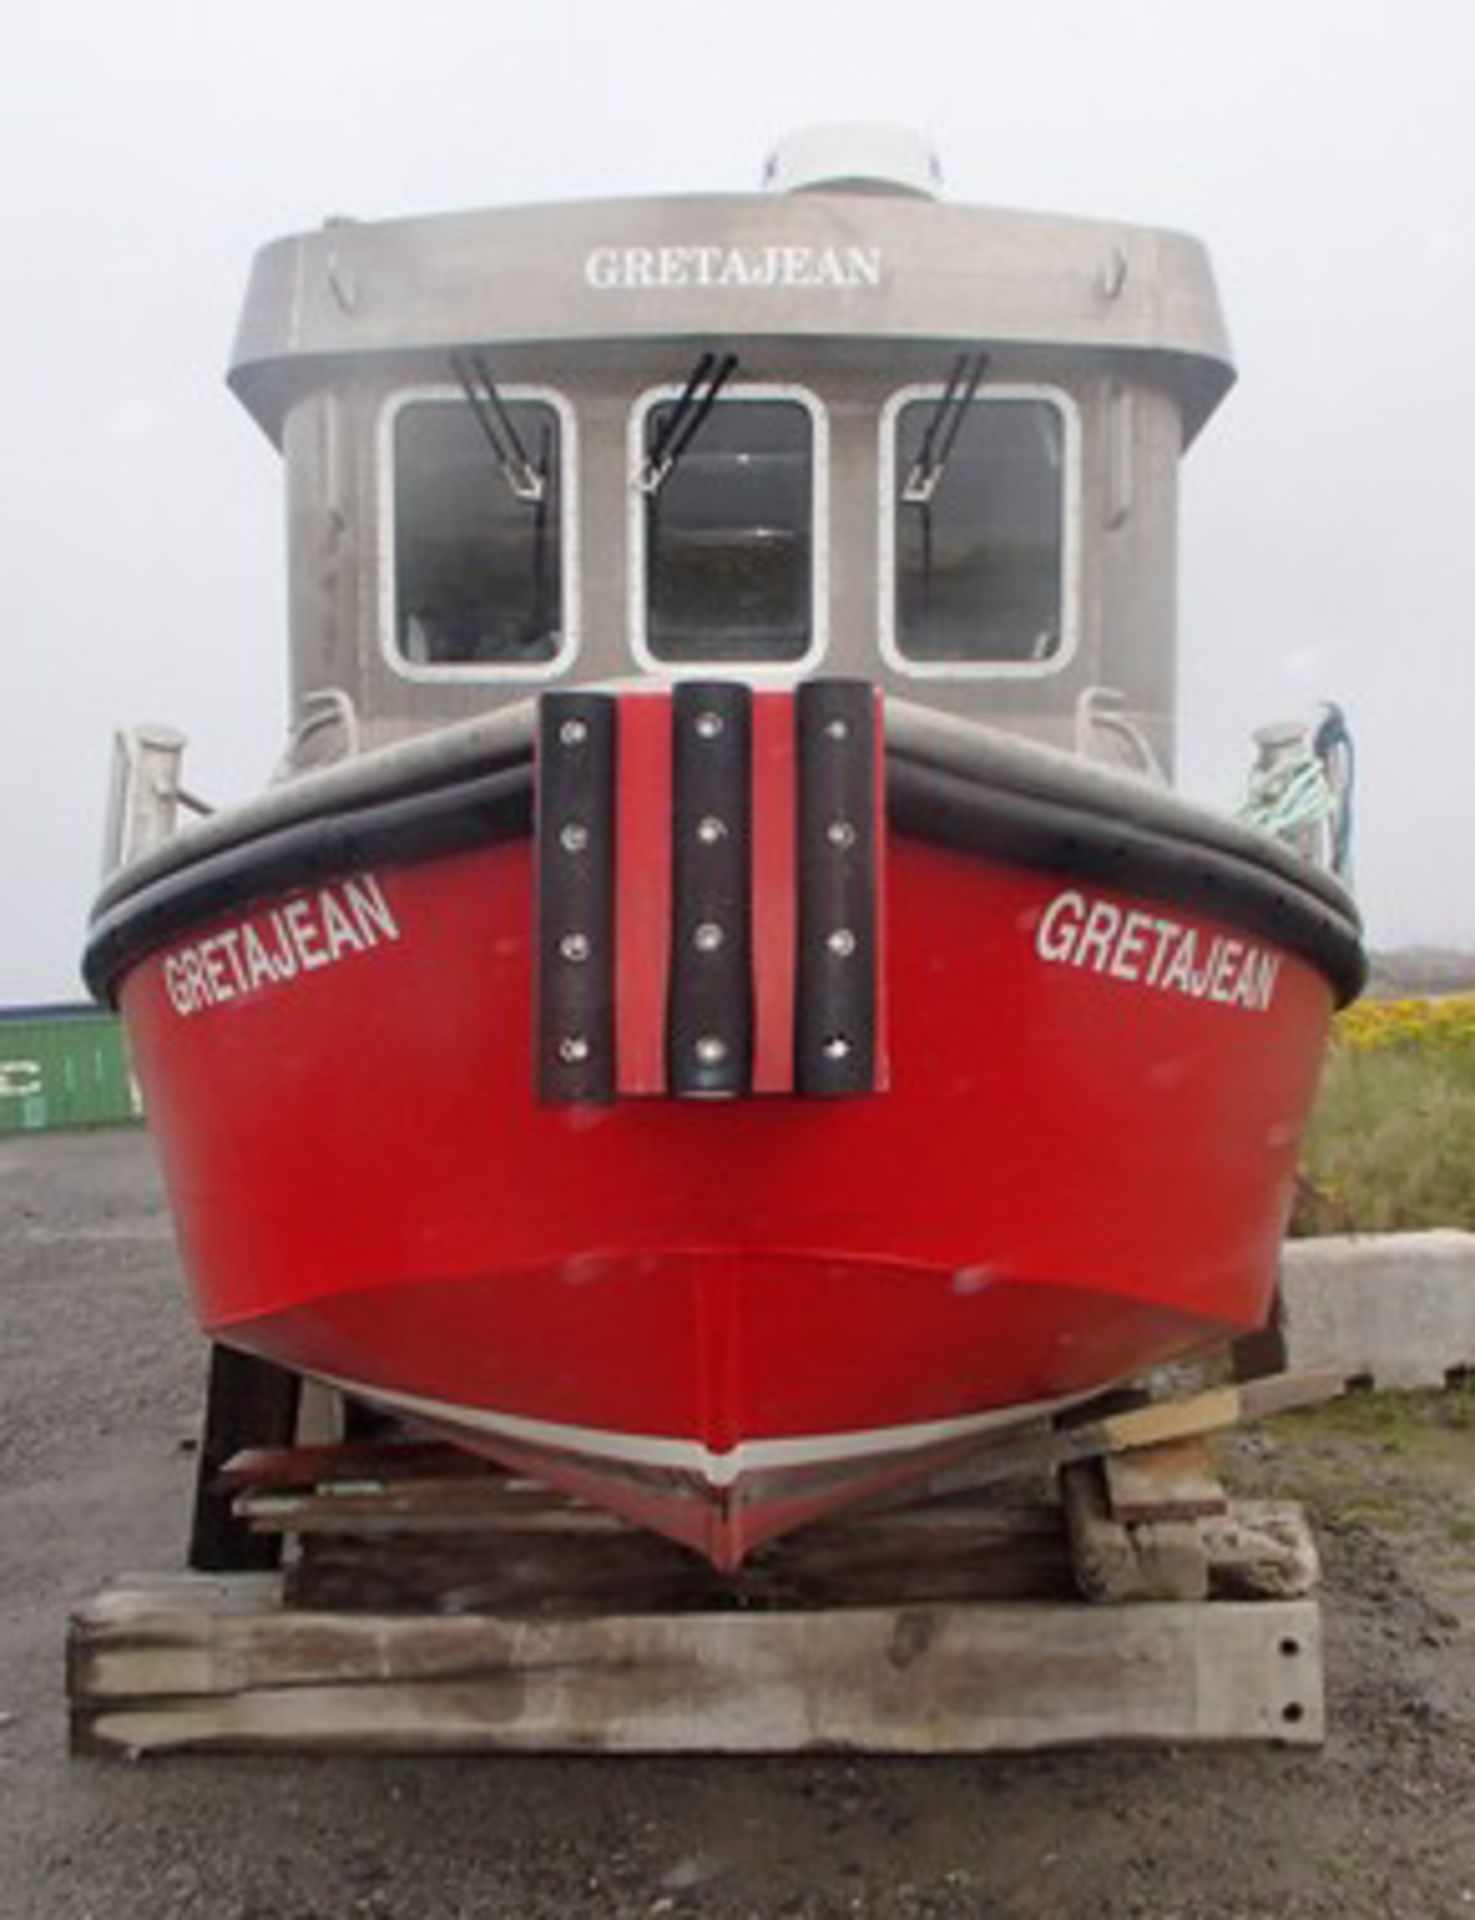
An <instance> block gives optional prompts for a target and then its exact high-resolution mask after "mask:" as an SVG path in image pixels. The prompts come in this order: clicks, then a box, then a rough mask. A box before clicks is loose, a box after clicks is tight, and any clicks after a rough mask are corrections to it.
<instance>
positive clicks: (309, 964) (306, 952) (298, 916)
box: [285, 900, 328, 973]
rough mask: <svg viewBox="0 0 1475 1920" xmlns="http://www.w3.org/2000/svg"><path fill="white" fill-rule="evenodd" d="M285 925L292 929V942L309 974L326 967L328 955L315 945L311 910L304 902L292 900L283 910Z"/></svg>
mask: <svg viewBox="0 0 1475 1920" xmlns="http://www.w3.org/2000/svg"><path fill="white" fill-rule="evenodd" d="M285 918H286V922H287V925H288V926H289V927H290V928H291V929H292V942H293V945H294V946H295V947H296V949H297V952H298V955H299V956H300V958H301V960H302V964H303V966H304V968H305V969H306V970H307V972H309V973H316V972H317V970H318V968H319V967H326V966H327V965H328V955H327V954H326V953H325V952H324V951H323V949H322V948H321V947H320V946H318V945H316V944H315V943H316V940H317V928H316V927H315V926H314V925H313V924H312V908H311V906H310V905H309V904H308V902H307V901H306V900H294V901H292V902H291V904H290V905H289V906H288V907H287V908H286V909H285Z"/></svg>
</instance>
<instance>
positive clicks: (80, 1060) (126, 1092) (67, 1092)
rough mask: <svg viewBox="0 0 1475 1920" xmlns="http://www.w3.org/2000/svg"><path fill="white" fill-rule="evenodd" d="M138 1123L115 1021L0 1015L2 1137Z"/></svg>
mask: <svg viewBox="0 0 1475 1920" xmlns="http://www.w3.org/2000/svg"><path fill="white" fill-rule="evenodd" d="M142 1118H143V1102H142V1101H141V1100H140V1098H139V1093H138V1082H137V1081H136V1080H135V1079H134V1078H133V1070H132V1068H131V1067H130V1065H129V1062H128V1048H127V1044H126V1042H125V1041H124V1038H123V1023H122V1021H120V1020H119V1019H118V1018H117V1017H116V1016H115V1015H114V1014H111V1013H104V1012H103V1011H102V1010H101V1008H99V1007H94V1006H90V1005H81V1006H62V1007H15V1008H11V1009H9V1010H0V1134H5V1133H38V1132H40V1131H42V1130H43V1129H45V1128H51V1127H115V1126H118V1125H120V1124H124V1123H126V1122H129V1121H134V1120H141V1119H142Z"/></svg>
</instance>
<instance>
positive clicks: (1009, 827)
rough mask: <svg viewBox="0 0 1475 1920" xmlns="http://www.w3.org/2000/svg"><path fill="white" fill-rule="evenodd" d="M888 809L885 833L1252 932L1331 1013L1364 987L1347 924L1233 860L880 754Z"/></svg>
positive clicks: (1358, 946)
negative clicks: (1283, 953)
mask: <svg viewBox="0 0 1475 1920" xmlns="http://www.w3.org/2000/svg"><path fill="white" fill-rule="evenodd" d="M886 801H887V818H888V822H889V824H890V826H891V828H892V829H893V830H894V831H895V832H896V833H898V834H901V835H904V836H907V837H909V838H914V839H918V840H925V841H929V842H931V843H932V844H933V845H935V846H942V847H950V848H953V849H955V850H956V851H957V852H959V853H970V854H976V855H979V856H981V857H982V858H985V859H991V860H1000V861H1004V862H1007V863H1008V864H1009V865H1011V866H1024V867H1031V868H1035V869H1038V870H1042V871H1045V872H1049V873H1059V874H1062V875H1068V876H1069V877H1070V878H1072V879H1074V880H1085V881H1094V882H1096V883H1097V884H1098V885H1101V886H1107V887H1112V888H1114V889H1116V890H1118V891H1120V892H1123V893H1132V894H1140V895H1145V896H1146V897H1148V898H1149V899H1154V900H1161V901H1163V902H1165V903H1170V904H1172V905H1174V906H1177V907H1179V908H1186V909H1188V910H1189V911H1194V912H1199V913H1203V914H1207V915H1208V916H1209V917H1210V918H1212V919H1216V920H1223V921H1226V922H1228V923H1229V924H1231V925H1233V926H1236V927H1239V928H1242V929H1243V930H1244V931H1245V932H1247V933H1252V934H1256V935H1258V936H1259V937H1260V938H1261V939H1263V940H1266V941H1269V942H1270V943H1271V944H1272V945H1274V946H1278V947H1284V948H1286V949H1287V950H1288V951H1290V952H1292V953H1297V954H1300V955H1301V956H1302V958H1304V959H1306V960H1309V961H1311V962H1312V963H1313V965H1315V966H1316V967H1318V968H1319V969H1320V970H1321V972H1322V973H1324V974H1325V975H1326V976H1327V978H1328V980H1329V981H1330V982H1331V985H1332V990H1333V992H1334V994H1335V996H1336V999H1337V1004H1338V1005H1339V1006H1345V1005H1346V1004H1347V1002H1348V1001H1350V1000H1355V999H1356V998H1357V996H1358V994H1359V993H1360V992H1361V991H1362V989H1363V987H1364V986H1365V985H1366V983H1367V955H1366V953H1365V951H1364V949H1363V945H1362V939H1361V935H1360V933H1359V931H1358V928H1357V926H1356V925H1355V924H1354V923H1353V922H1352V921H1350V920H1347V919H1345V918H1344V917H1343V916H1341V915H1340V914H1338V913H1336V912H1335V911H1334V909H1333V908H1332V907H1330V906H1329V905H1327V904H1326V903H1325V902H1324V901H1322V900H1320V899H1319V898H1318V897H1317V896H1316V895H1315V894H1314V893H1312V892H1311V891H1310V890H1309V889H1307V888H1302V887H1297V886H1296V885H1295V884H1294V883H1293V882H1291V881H1289V880H1285V879H1282V878H1281V877H1280V876H1279V875H1278V874H1274V873H1272V872H1270V871H1269V869H1267V868H1265V867H1259V866H1256V865H1254V864H1253V863H1252V862H1250V861H1248V860H1244V859H1241V858H1240V857H1239V856H1238V855H1236V854H1231V853H1227V852H1225V851H1223V850H1221V849H1219V848H1217V847H1208V846H1203V845H1196V844H1194V843H1193V842H1192V841H1189V840H1181V839H1177V838H1174V837H1169V836H1168V835H1165V834H1155V833H1152V832H1150V831H1148V830H1147V829H1144V828H1142V827H1137V826H1134V825H1132V824H1131V823H1130V822H1127V821H1123V820H1119V819H1106V818H1104V817H1103V816H1101V815H1099V814H1096V813H1091V812H1087V811H1085V810H1084V809H1081V808H1075V807H1066V806H1060V805H1057V804H1056V803H1055V802H1053V801H1049V800H1041V799H1038V798H1036V797H1035V796H1034V795H1030V794H1021V793H1009V792H1003V791H1001V790H1000V789H998V788H994V787H985V786H982V785H978V784H975V783H974V782H972V781H969V780H967V779H965V778H963V777H962V776H961V775H959V774H955V773H951V772H946V773H945V772H942V771H941V770H939V769H938V768H935V767H928V766H924V765H922V764H921V763H920V762H918V761H916V760H909V759H905V758H903V757H901V756H896V757H892V756H891V755H888V756H887V771H886Z"/></svg>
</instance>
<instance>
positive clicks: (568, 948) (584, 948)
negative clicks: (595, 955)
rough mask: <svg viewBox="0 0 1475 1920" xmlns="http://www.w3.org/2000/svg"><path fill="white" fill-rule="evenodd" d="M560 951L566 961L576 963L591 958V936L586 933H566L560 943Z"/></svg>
mask: <svg viewBox="0 0 1475 1920" xmlns="http://www.w3.org/2000/svg"><path fill="white" fill-rule="evenodd" d="M558 951H559V952H560V953H561V954H562V956H563V958H564V959H565V960H572V961H575V962H578V961H581V960H587V959H588V958H589V936H588V935H587V934H585V933H566V934H565V935H564V936H563V938H562V939H561V940H560V941H559V943H558Z"/></svg>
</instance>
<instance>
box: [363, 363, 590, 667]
mask: <svg viewBox="0 0 1475 1920" xmlns="http://www.w3.org/2000/svg"><path fill="white" fill-rule="evenodd" d="M456 372H457V376H458V379H459V380H460V382H461V385H460V390H459V391H446V392H442V391H437V392H435V393H433V394H431V393H427V394H417V395H411V396H408V397H406V398H404V399H402V400H400V401H399V402H398V403H397V404H396V405H395V407H394V409H393V412H392V415H391V417H390V424H389V449H388V457H389V460H390V462H391V465H392V486H391V494H392V500H393V539H392V570H393V571H392V591H391V594H390V608H389V620H388V625H389V632H390V638H391V645H392V649H393V654H394V657H395V659H396V661H397V662H398V663H399V664H401V665H402V666H403V667H405V668H407V669H408V670H410V671H412V672H413V671H415V670H417V669H419V670H422V671H434V670H436V669H451V670H455V669H460V670H462V671H464V672H467V673H477V674H479V675H480V674H484V675H486V676H487V677H493V676H507V677H517V676H519V675H536V674H538V673H540V672H546V671H548V670H549V669H550V668H552V667H553V666H555V665H556V664H557V663H559V662H561V661H562V659H563V658H564V657H565V656H566V654H567V653H568V651H569V621H568V595H569V585H568V577H567V576H568V571H569V569H568V553H567V547H568V541H567V536H566V530H565V525H564V501H565V495H566V491H567V483H566V475H565V468H566V466H567V464H568V461H569V458H570V450H569V447H568V445H567V442H568V439H569V430H568V427H567V425H566V422H565V419H564V417H563V416H564V409H563V407H562V406H561V404H560V403H558V402H556V401H555V400H554V399H553V398H552V397H551V396H545V395H542V394H534V393H531V392H529V391H528V390H526V389H522V390H517V389H512V390H503V389H501V388H499V387H498V386H497V385H496V384H495V382H494V381H493V379H492V376H491V373H490V369H488V368H487V367H486V365H485V363H484V362H482V361H480V360H479V359H477V360H475V361H467V362H465V363H464V364H463V363H457V365H456Z"/></svg>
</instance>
